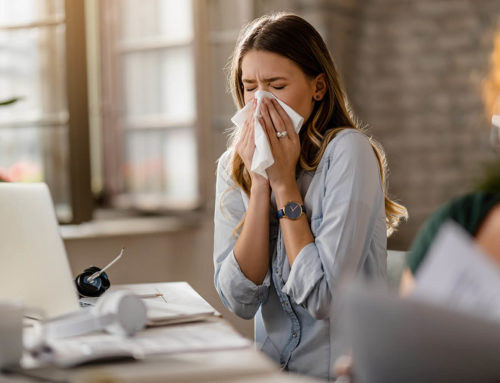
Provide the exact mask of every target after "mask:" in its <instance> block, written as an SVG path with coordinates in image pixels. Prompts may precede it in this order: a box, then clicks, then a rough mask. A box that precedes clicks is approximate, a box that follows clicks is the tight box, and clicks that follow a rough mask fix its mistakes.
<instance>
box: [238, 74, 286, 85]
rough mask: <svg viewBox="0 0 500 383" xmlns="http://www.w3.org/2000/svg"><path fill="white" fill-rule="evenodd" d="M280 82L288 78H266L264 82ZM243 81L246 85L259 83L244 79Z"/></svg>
mask: <svg viewBox="0 0 500 383" xmlns="http://www.w3.org/2000/svg"><path fill="white" fill-rule="evenodd" d="M278 80H286V77H279V76H278V77H268V78H264V79H263V81H264V82H273V81H278ZM242 81H243V82H244V83H246V84H255V83H256V82H257V80H253V79H247V78H244V79H242Z"/></svg>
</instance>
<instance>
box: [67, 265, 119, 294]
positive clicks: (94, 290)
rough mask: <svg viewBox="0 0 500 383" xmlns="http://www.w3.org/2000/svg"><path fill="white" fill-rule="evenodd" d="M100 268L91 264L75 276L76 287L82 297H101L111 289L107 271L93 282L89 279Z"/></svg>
mask: <svg viewBox="0 0 500 383" xmlns="http://www.w3.org/2000/svg"><path fill="white" fill-rule="evenodd" d="M100 270H101V269H100V268H98V267H96V266H90V267H89V268H87V269H85V270H84V271H83V273H81V274H78V276H77V277H76V278H75V284H76V289H77V290H78V294H80V296H81V297H100V296H101V295H102V294H104V292H105V291H106V290H107V289H109V286H111V283H110V282H109V277H108V274H106V273H105V272H103V273H102V274H101V275H99V276H98V277H97V278H95V279H94V280H92V282H89V281H88V279H89V278H90V276H91V275H92V274H94V273H96V272H98V271H100Z"/></svg>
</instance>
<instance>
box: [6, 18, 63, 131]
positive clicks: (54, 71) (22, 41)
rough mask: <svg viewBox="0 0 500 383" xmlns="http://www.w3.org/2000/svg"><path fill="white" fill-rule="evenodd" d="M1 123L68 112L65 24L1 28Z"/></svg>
mask: <svg viewBox="0 0 500 383" xmlns="http://www.w3.org/2000/svg"><path fill="white" fill-rule="evenodd" d="M0 46H1V47H2V48H1V49H0V100H4V99H8V98H11V97H21V100H20V101H19V102H17V103H15V104H13V105H11V106H9V107H8V108H0V122H2V121H3V122H5V121H12V120H19V119H22V120H26V119H38V118H42V117H45V116H47V115H49V114H54V113H64V112H65V111H66V102H65V89H64V84H65V81H64V75H65V70H64V26H57V27H46V28H33V29H20V30H11V31H0Z"/></svg>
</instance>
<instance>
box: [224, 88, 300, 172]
mask: <svg viewBox="0 0 500 383" xmlns="http://www.w3.org/2000/svg"><path fill="white" fill-rule="evenodd" d="M254 97H255V98H256V99H257V107H256V108H255V114H254V116H253V117H254V128H255V152H254V154H253V158H252V168H251V171H252V172H255V173H258V174H260V175H261V176H263V177H265V178H266V179H267V173H266V169H267V168H268V167H270V166H271V165H272V164H274V158H273V154H272V152H271V147H270V146H269V141H268V140H267V136H266V133H265V132H264V129H263V128H262V126H261V125H260V123H259V120H258V118H257V116H258V115H259V114H260V105H261V103H262V99H263V98H264V97H267V98H274V99H276V100H277V101H278V102H279V104H280V105H281V107H282V108H283V109H284V110H285V112H286V113H287V114H288V116H289V117H290V119H291V120H292V124H293V128H294V129H295V131H296V132H297V133H298V132H299V131H300V128H301V127H302V123H303V122H304V119H303V118H302V116H301V115H300V114H298V113H297V112H296V111H294V110H293V109H292V108H290V107H289V106H288V105H287V104H285V103H284V102H283V101H281V100H280V99H278V98H277V97H276V96H274V94H272V93H270V92H266V91H263V90H258V91H256V92H255V96H254ZM251 108H252V104H251V103H248V104H247V105H245V107H243V108H242V109H240V110H239V111H238V113H236V114H235V115H234V116H233V117H232V118H231V121H232V122H233V124H235V125H236V126H237V127H238V128H239V129H242V128H243V126H244V125H245V121H246V120H247V118H248V114H249V113H250V110H251Z"/></svg>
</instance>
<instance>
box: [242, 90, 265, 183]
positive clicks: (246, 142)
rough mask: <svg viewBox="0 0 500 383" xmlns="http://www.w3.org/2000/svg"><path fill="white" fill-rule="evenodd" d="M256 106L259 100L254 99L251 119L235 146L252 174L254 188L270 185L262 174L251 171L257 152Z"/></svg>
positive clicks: (248, 120) (246, 122)
mask: <svg viewBox="0 0 500 383" xmlns="http://www.w3.org/2000/svg"><path fill="white" fill-rule="evenodd" d="M256 105H257V100H256V99H254V100H253V101H252V109H251V111H250V114H249V117H248V118H247V120H246V121H245V125H244V127H243V130H242V132H241V134H240V137H239V138H238V142H237V143H236V146H235V150H236V153H238V155H239V156H240V157H241V159H242V161H243V163H244V164H245V167H246V169H247V171H248V173H249V174H250V178H251V179H252V187H255V186H259V185H262V186H264V185H268V184H269V182H268V180H266V179H265V178H264V177H262V176H261V175H260V174H258V173H254V172H252V171H251V170H250V169H251V168H252V159H253V155H254V152H255V128H254V118H253V116H254V113H255V107H256Z"/></svg>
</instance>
